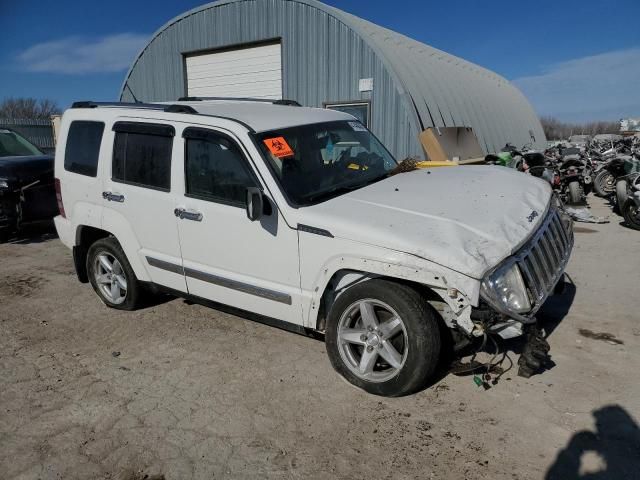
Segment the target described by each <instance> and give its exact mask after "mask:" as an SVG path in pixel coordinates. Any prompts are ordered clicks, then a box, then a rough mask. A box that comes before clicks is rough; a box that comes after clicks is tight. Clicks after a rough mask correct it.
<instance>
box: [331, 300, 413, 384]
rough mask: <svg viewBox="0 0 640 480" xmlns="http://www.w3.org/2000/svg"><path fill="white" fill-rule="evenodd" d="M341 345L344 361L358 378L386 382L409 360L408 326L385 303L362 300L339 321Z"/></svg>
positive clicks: (346, 311)
mask: <svg viewBox="0 0 640 480" xmlns="http://www.w3.org/2000/svg"><path fill="white" fill-rule="evenodd" d="M338 349H339V352H340V357H341V358H342V361H343V362H344V363H345V365H346V366H347V367H348V368H349V370H350V371H351V372H352V373H353V374H354V375H356V376H357V377H358V378H360V379H362V380H366V381H369V382H375V383H380V382H385V381H387V380H389V379H391V378H393V377H395V376H396V375H397V374H398V373H399V372H400V370H402V368H403V366H404V364H405V362H406V360H407V354H408V351H409V341H408V336H407V329H406V327H405V324H404V322H403V320H402V318H401V317H400V316H399V315H398V314H397V313H396V312H395V310H394V309H393V308H391V307H390V306H389V305H387V304H386V303H384V302H381V301H379V300H375V299H363V300H359V301H357V302H355V303H353V304H352V305H351V306H349V307H348V308H347V309H346V310H345V311H344V313H343V314H342V317H341V318H340V321H339V322H338Z"/></svg>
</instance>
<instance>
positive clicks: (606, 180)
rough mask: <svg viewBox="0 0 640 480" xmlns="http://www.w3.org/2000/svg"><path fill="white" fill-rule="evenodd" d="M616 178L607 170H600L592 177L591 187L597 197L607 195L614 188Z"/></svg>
mask: <svg viewBox="0 0 640 480" xmlns="http://www.w3.org/2000/svg"><path fill="white" fill-rule="evenodd" d="M615 182H616V178H615V177H614V176H613V174H611V172H609V171H608V170H604V169H603V170H600V171H599V172H598V174H597V175H596V177H595V178H594V179H593V189H594V190H595V192H596V195H598V196H599V197H607V196H609V195H611V194H612V193H613V192H614V190H615Z"/></svg>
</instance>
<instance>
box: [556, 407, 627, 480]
mask: <svg viewBox="0 0 640 480" xmlns="http://www.w3.org/2000/svg"><path fill="white" fill-rule="evenodd" d="M593 416H594V418H595V421H596V428H595V431H591V430H583V431H580V432H577V433H575V434H574V435H573V436H572V437H571V439H570V440H569V443H568V444H567V446H566V447H565V448H564V449H562V450H561V451H560V452H559V453H558V455H557V457H556V459H555V461H554V463H553V464H552V465H551V466H550V467H549V470H548V471H547V474H546V476H545V480H625V479H629V480H632V479H639V478H640V428H638V424H637V423H636V422H635V421H634V419H633V418H632V417H631V415H630V414H629V413H628V412H627V411H626V410H625V409H624V408H622V407H621V406H619V405H607V406H605V407H602V408H600V409H598V410H595V411H594V412H593ZM587 454H592V461H591V462H588V461H585V460H586V459H585V456H586V455H587ZM593 455H595V457H593ZM593 458H595V459H596V461H593Z"/></svg>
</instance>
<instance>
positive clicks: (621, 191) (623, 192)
mask: <svg viewBox="0 0 640 480" xmlns="http://www.w3.org/2000/svg"><path fill="white" fill-rule="evenodd" d="M627 198H629V195H628V194H627V181H626V180H624V179H623V180H618V181H617V182H616V202H617V205H618V213H622V207H623V206H624V204H625V203H627Z"/></svg>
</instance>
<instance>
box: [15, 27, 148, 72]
mask: <svg viewBox="0 0 640 480" xmlns="http://www.w3.org/2000/svg"><path fill="white" fill-rule="evenodd" d="M147 41H148V36H147V35H141V34H137V33H120V34H116V35H108V36H106V37H102V38H98V39H93V40H90V39H87V38H85V37H78V36H75V37H66V38H62V39H60V40H53V41H50V42H44V43H38V44H36V45H33V46H32V47H29V48H28V49H27V50H25V51H24V52H22V53H21V54H19V55H18V61H19V62H20V65H21V66H22V68H24V69H25V70H27V71H30V72H43V73H63V74H82V73H100V72H119V71H122V70H125V69H127V68H128V67H129V65H130V64H131V62H132V61H133V59H134V57H135V55H136V54H137V53H138V52H139V51H140V49H142V47H143V46H144V45H145V44H146V42H147Z"/></svg>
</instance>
